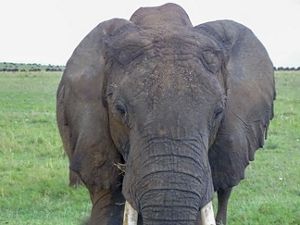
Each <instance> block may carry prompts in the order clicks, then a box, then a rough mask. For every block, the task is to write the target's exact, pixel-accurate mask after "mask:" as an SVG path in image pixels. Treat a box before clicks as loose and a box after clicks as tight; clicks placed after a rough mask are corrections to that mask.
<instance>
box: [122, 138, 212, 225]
mask: <svg viewBox="0 0 300 225" xmlns="http://www.w3.org/2000/svg"><path fill="white" fill-rule="evenodd" d="M201 146H202V145H201V142H200V143H199V142H198V141H197V140H193V139H185V140H178V139H176V140H172V139H167V140H165V139H157V140H152V141H151V144H149V145H148V147H147V149H146V150H145V151H144V153H143V157H141V158H140V159H139V160H135V163H134V165H135V168H136V169H137V170H136V171H139V173H138V174H135V182H134V183H135V184H134V185H131V190H130V193H133V196H135V201H137V202H135V206H136V208H137V209H138V210H139V213H140V214H141V216H142V219H143V224H144V225H147V224H161V225H162V224H191V225H195V224H196V221H197V220H198V217H199V210H200V209H201V208H202V207H203V206H204V205H206V204H207V203H208V202H209V201H210V200H211V199H212V193H213V186H212V181H211V173H210V166H209V163H208V158H207V153H206V152H207V151H206V150H205V149H203V147H202V148H201ZM125 197H126V199H128V198H127V196H126V194H125ZM132 202H133V201H132Z"/></svg>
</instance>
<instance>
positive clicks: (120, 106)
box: [116, 103, 127, 117]
mask: <svg viewBox="0 0 300 225" xmlns="http://www.w3.org/2000/svg"><path fill="white" fill-rule="evenodd" d="M116 111H117V112H118V113H119V114H120V115H121V117H125V116H126V114H127V110H126V106H125V105H124V104H122V103H117V104H116Z"/></svg>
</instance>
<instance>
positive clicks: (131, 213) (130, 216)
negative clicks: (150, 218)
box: [123, 201, 138, 225]
mask: <svg viewBox="0 0 300 225" xmlns="http://www.w3.org/2000/svg"><path fill="white" fill-rule="evenodd" d="M137 221H138V213H137V211H136V210H135V209H134V208H132V206H131V205H130V204H129V202H127V201H126V203H125V208H124V217H123V225H137Z"/></svg>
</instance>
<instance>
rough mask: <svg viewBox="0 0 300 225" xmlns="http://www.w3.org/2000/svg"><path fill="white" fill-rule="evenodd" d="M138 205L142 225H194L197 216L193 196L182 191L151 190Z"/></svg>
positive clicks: (195, 200)
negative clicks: (139, 206)
mask: <svg viewBox="0 0 300 225" xmlns="http://www.w3.org/2000/svg"><path fill="white" fill-rule="evenodd" d="M140 204H141V215H142V218H143V225H149V224H157V225H162V224H164V225H166V224H186V225H188V224H190V225H195V224H196V221H197V218H198V214H199V208H198V203H197V197H196V196H195V194H194V193H192V192H184V191H182V190H176V189H173V190H152V191H149V192H148V193H147V194H145V195H144V196H143V198H142V199H141V202H140Z"/></svg>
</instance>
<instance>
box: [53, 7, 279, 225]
mask: <svg viewBox="0 0 300 225" xmlns="http://www.w3.org/2000/svg"><path fill="white" fill-rule="evenodd" d="M275 95H276V91H275V81H274V71H273V65H272V62H271V60H270V57H269V55H268V53H267V51H266V49H265V47H264V46H263V44H262V43H261V42H260V41H259V40H258V39H257V37H256V36H255V35H254V33H253V32H252V31H251V30H250V29H249V28H247V27H245V26H244V25H242V24H239V23H237V22H234V21H231V20H217V21H212V22H206V23H203V24H200V25H197V26H193V25H192V23H191V21H190V19H189V17H188V15H187V13H186V12H185V11H184V9H183V8H181V7H180V6H178V5H176V4H171V3H168V4H165V5H162V6H159V7H142V8H139V9H138V10H137V11H136V12H135V13H134V14H133V15H132V16H131V18H130V20H126V19H111V20H107V21H104V22H101V23H100V24H99V25H98V26H96V27H95V28H94V29H93V30H92V31H91V32H90V33H89V34H88V35H87V36H86V37H85V38H84V39H83V40H82V41H81V42H80V44H79V45H78V47H76V49H75V50H74V52H73V54H72V56H71V57H70V59H69V60H68V62H67V64H66V68H65V70H64V72H63V76H62V78H61V81H60V84H59V87H58V90H57V122H58V127H59V132H60V135H61V138H62V141H63V145H64V149H65V151H66V152H67V154H68V156H69V159H70V166H69V168H70V171H71V173H72V174H73V175H72V176H73V178H74V177H76V176H78V177H79V178H80V180H81V182H82V183H83V184H84V185H85V186H86V188H87V189H88V191H89V194H90V198H91V201H92V210H91V217H90V219H89V221H88V222H87V223H88V224H89V225H96V224H101V225H120V224H122V223H123V222H122V221H123V220H124V221H125V220H127V219H128V218H129V222H128V221H127V222H126V221H125V223H127V224H132V221H131V219H132V220H133V223H134V224H143V225H150V224H151V225H166V224H172V225H175V224H185V225H195V224H215V221H216V223H217V224H226V220H227V219H226V218H227V205H228V200H229V197H230V193H231V190H232V188H233V187H234V186H236V185H238V184H239V182H240V181H241V180H242V179H244V173H245V169H246V167H247V165H248V164H249V162H250V161H252V160H254V153H255V151H256V150H257V149H259V148H261V147H263V145H264V140H265V139H266V138H267V129H268V125H269V123H270V121H271V119H272V118H273V101H274V100H275ZM74 174H76V176H74ZM76 182H77V181H76ZM214 192H217V198H218V211H217V213H216V217H215V218H214V216H213V215H211V214H209V215H206V216H207V217H210V218H211V217H213V218H212V219H211V222H207V221H206V218H205V214H208V213H207V212H210V213H211V212H212V210H211V209H212V208H211V200H212V198H213V194H214ZM124 208H125V210H124ZM124 211H125V215H124V218H123V213H124ZM127 211H128V212H127ZM126 212H127V213H128V214H126ZM203 212H204V213H203ZM126 218H127V219H126Z"/></svg>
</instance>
